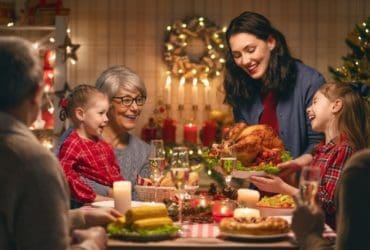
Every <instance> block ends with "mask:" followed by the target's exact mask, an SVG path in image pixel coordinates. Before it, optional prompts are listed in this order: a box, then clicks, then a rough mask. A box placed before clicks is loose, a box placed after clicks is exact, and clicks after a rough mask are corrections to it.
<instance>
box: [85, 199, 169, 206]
mask: <svg viewBox="0 0 370 250" xmlns="http://www.w3.org/2000/svg"><path fill="white" fill-rule="evenodd" d="M159 204H163V203H161V202H143V201H131V207H141V206H155V205H159ZM91 206H93V207H114V201H113V200H107V201H95V202H93V203H91Z"/></svg>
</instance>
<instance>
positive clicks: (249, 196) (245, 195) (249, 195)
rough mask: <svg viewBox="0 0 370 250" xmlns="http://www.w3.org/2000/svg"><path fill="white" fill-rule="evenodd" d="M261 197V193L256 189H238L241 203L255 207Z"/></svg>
mask: <svg viewBox="0 0 370 250" xmlns="http://www.w3.org/2000/svg"><path fill="white" fill-rule="evenodd" d="M259 199H260V193H259V192H258V191H256V190H253V189H248V188H240V189H239V190H238V202H239V203H240V204H241V205H244V206H248V207H255V205H256V203H257V202H258V200H259Z"/></svg>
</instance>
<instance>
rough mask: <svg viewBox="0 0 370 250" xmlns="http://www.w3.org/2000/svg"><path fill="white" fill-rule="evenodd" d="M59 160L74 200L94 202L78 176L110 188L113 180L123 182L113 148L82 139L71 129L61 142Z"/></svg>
mask: <svg viewBox="0 0 370 250" xmlns="http://www.w3.org/2000/svg"><path fill="white" fill-rule="evenodd" d="M59 160H60V162H61V165H62V167H63V170H64V173H65V175H66V177H67V181H68V184H69V187H70V190H71V196H72V198H73V199H75V200H77V201H80V202H84V203H85V202H93V201H94V200H95V197H96V194H95V192H94V190H93V189H92V188H91V187H90V186H89V185H88V184H87V183H86V182H84V181H83V180H82V178H81V177H85V178H88V179H91V180H93V181H95V182H97V183H100V184H102V185H105V186H109V187H112V185H113V182H114V181H119V180H123V178H122V176H121V174H120V169H119V165H118V164H117V162H116V158H115V156H114V152H113V149H112V147H111V146H110V145H109V144H108V143H107V142H105V141H103V140H98V141H91V140H87V139H83V138H81V137H80V136H79V135H78V134H77V132H76V131H75V130H74V131H72V133H71V134H70V135H69V136H68V137H67V139H66V140H65V141H64V142H63V144H62V146H61V148H60V151H59Z"/></svg>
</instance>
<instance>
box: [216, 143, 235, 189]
mask: <svg viewBox="0 0 370 250" xmlns="http://www.w3.org/2000/svg"><path fill="white" fill-rule="evenodd" d="M220 166H221V169H222V171H223V172H224V174H225V186H226V187H227V188H229V187H230V183H231V179H232V175H231V173H232V172H233V170H234V169H235V167H236V156H235V153H234V152H233V151H232V150H231V149H229V150H227V151H226V150H225V151H223V152H221V155H220Z"/></svg>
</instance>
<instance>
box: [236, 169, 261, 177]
mask: <svg viewBox="0 0 370 250" xmlns="http://www.w3.org/2000/svg"><path fill="white" fill-rule="evenodd" d="M231 174H232V176H233V177H235V178H240V179H248V178H249V177H251V176H265V175H267V174H266V172H265V171H255V170H251V171H241V170H234V171H233V172H232V173H231Z"/></svg>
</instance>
